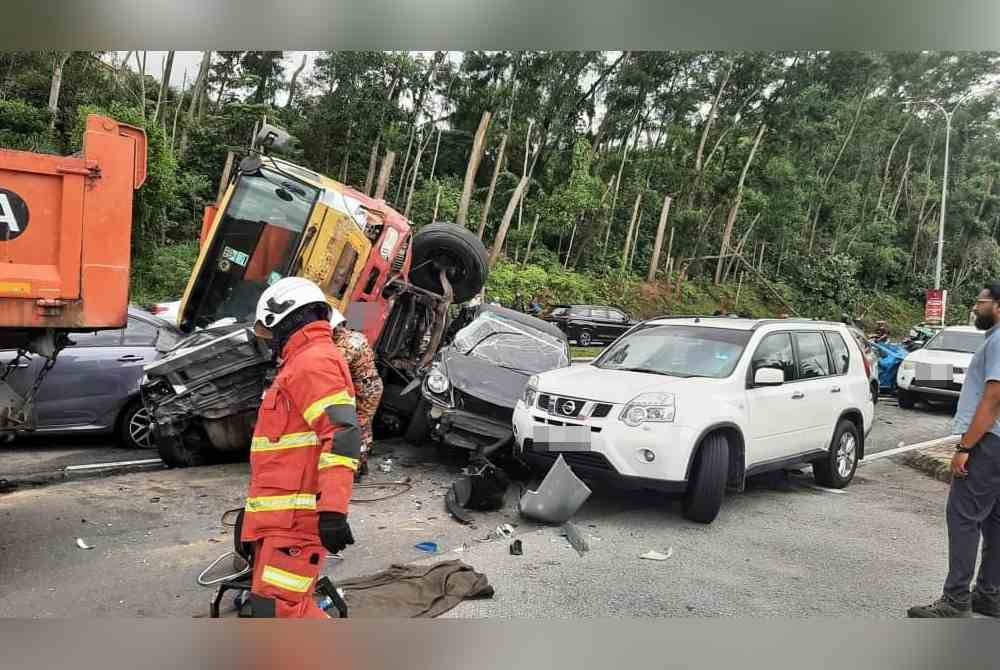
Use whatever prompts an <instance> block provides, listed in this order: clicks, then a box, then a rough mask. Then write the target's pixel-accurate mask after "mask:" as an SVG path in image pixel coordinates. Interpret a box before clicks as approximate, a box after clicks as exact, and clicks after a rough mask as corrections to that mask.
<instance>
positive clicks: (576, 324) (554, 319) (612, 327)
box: [542, 305, 636, 347]
mask: <svg viewBox="0 0 1000 670" xmlns="http://www.w3.org/2000/svg"><path fill="white" fill-rule="evenodd" d="M542 318H544V319H545V320H546V321H548V322H550V323H553V324H555V325H556V326H557V327H558V328H559V329H560V330H561V331H563V332H564V333H566V337H567V339H569V341H570V342H573V343H575V344H577V345H579V346H581V347H589V346H592V345H594V344H608V343H610V342H613V341H614V340H615V339H617V338H618V336H619V335H621V334H622V333H624V332H625V331H626V330H628V329H629V328H631V327H632V326H634V325H635V324H636V322H635V321H633V320H632V319H631V318H630V317H629V315H628V314H626V313H625V312H624V311H622V310H620V309H618V308H617V307H610V306H608V305H554V306H553V307H552V308H551V310H550V311H549V312H548V314H546V315H545V316H544V317H542Z"/></svg>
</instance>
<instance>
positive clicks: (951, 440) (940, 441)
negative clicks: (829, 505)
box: [858, 435, 959, 465]
mask: <svg viewBox="0 0 1000 670" xmlns="http://www.w3.org/2000/svg"><path fill="white" fill-rule="evenodd" d="M958 439H959V436H958V435H948V436H947V437H939V438H937V439H936V440H927V441H926V442H917V443H916V444H907V445H905V446H902V447H896V448H895V449H886V450H885V451H880V452H878V453H876V454H872V455H871V456H867V455H866V456H865V458H864V460H863V461H861V463H859V464H858V465H864V464H865V463H870V462H871V461H877V460H878V459H880V458H889V457H890V456H898V455H899V454H905V453H906V452H908V451H914V450H916V449H925V448H927V447H939V446H942V445H945V444H955V443H956V442H958Z"/></svg>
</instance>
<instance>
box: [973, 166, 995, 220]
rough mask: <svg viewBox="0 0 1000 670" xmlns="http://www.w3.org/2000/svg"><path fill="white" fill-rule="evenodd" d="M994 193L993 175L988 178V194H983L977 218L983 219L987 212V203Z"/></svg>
mask: <svg viewBox="0 0 1000 670" xmlns="http://www.w3.org/2000/svg"><path fill="white" fill-rule="evenodd" d="M992 191H993V175H989V176H988V177H986V192H985V193H983V199H982V200H980V201H979V209H978V210H977V211H976V218H977V219H982V218H983V212H984V211H986V202H987V201H988V200H989V199H990V195H991V193H992Z"/></svg>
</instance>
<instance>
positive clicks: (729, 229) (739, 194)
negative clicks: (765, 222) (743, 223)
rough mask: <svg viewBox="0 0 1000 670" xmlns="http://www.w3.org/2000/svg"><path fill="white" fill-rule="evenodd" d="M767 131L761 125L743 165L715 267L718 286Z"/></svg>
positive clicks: (764, 126) (765, 127)
mask: <svg viewBox="0 0 1000 670" xmlns="http://www.w3.org/2000/svg"><path fill="white" fill-rule="evenodd" d="M765 130H767V126H766V125H764V124H761V126H760V130H759V131H757V137H756V138H754V141H753V146H752V147H751V148H750V155H749V156H747V162H746V163H745V164H744V165H743V172H742V173H740V181H739V183H738V184H737V186H736V198H735V199H734V200H733V206H732V208H731V209H730V210H729V218H728V219H727V220H726V228H725V230H724V231H723V233H722V245H721V246H720V247H719V262H718V264H717V265H716V266H715V283H716V284H718V283H719V281H720V280H721V278H722V266H723V262H724V258H723V257H724V256H725V253H726V250H727V249H728V248H729V238H730V237H731V236H732V234H733V225H735V223H736V216H737V215H738V214H739V212H740V203H741V201H742V200H743V185H744V183H745V182H746V178H747V172H749V171H750V164H751V163H752V162H753V157H754V154H756V153H757V147H758V146H760V140H761V138H762V137H764V131H765Z"/></svg>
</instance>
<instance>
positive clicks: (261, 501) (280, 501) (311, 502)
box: [246, 493, 316, 512]
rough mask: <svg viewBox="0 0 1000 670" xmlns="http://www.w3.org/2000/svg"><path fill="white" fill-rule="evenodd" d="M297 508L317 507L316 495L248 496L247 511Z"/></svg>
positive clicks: (279, 510)
mask: <svg viewBox="0 0 1000 670" xmlns="http://www.w3.org/2000/svg"><path fill="white" fill-rule="evenodd" d="M295 509H316V495H315V494H313V493H293V494H292V495H287V496H259V497H256V498H247V504H246V510H247V512H284V511H286V510H295Z"/></svg>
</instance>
